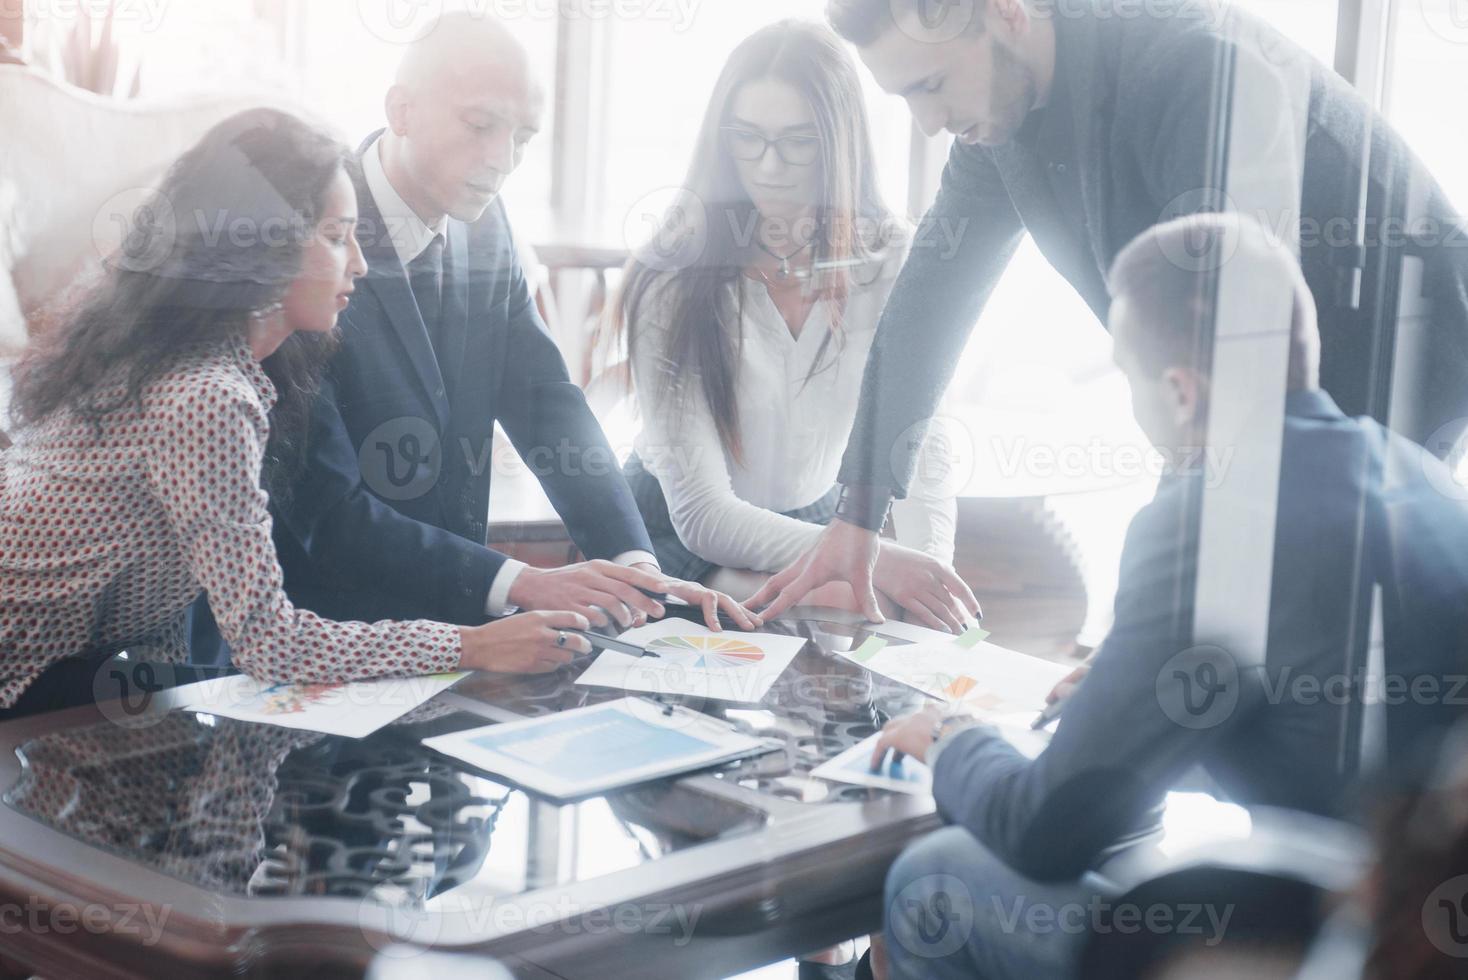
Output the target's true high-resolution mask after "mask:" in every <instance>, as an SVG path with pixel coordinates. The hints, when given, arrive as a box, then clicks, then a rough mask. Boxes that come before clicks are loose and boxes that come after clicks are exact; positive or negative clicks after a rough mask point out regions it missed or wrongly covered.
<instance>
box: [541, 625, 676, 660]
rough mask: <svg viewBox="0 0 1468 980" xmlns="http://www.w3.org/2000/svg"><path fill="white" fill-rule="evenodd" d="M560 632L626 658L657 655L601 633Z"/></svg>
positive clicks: (581, 631) (587, 631) (634, 644)
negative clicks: (572, 635)
mask: <svg viewBox="0 0 1468 980" xmlns="http://www.w3.org/2000/svg"><path fill="white" fill-rule="evenodd" d="M561 632H563V633H572V634H574V635H576V636H584V637H586V639H587V640H589V641H590V642H591V645H592V646H594V647H597V648H599V649H602V650H615V651H616V652H617V653H625V654H627V655H628V656H632V657H657V656H658V654H656V653H653V652H652V651H651V650H649V649H647V648H646V647H641V646H638V645H637V644H636V643H629V642H627V641H626V640H619V639H617V638H616V637H614V636H604V635H602V634H601V633H593V632H591V631H590V630H562V631H561Z"/></svg>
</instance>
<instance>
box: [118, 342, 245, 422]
mask: <svg viewBox="0 0 1468 980" xmlns="http://www.w3.org/2000/svg"><path fill="white" fill-rule="evenodd" d="M273 400H274V392H273V389H271V388H270V387H269V379H268V378H267V377H266V376H265V372H264V369H263V368H261V367H260V365H259V364H258V362H255V361H254V359H253V357H251V356H250V354H249V348H248V344H244V343H242V342H239V341H229V342H226V343H223V344H212V345H203V346H200V347H197V348H193V349H190V350H187V351H185V352H183V353H181V354H180V355H179V356H178V358H177V360H176V361H175V362H174V363H173V364H172V365H171V366H170V367H169V368H168V369H167V370H166V371H164V372H163V373H161V374H160V375H159V376H158V377H157V378H155V379H153V380H152V381H151V382H149V384H148V385H147V387H146V388H145V389H144V391H143V399H142V401H143V407H144V411H145V412H147V413H148V414H150V415H159V416H163V417H167V418H171V419H178V418H179V417H180V416H182V417H183V418H185V419H194V420H197V421H198V422H201V423H207V422H208V421H209V420H210V419H211V418H217V417H218V416H220V415H221V414H227V415H230V416H238V415H244V416H246V417H249V418H251V419H254V420H257V421H259V422H262V423H263V422H264V421H265V420H266V419H267V418H268V416H269V412H270V406H271V404H272V403H273Z"/></svg>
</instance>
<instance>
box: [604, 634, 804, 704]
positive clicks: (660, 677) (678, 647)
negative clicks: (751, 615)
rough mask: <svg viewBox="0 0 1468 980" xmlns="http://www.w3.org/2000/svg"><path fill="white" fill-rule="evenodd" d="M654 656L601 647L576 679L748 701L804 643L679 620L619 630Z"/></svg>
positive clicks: (655, 691) (755, 698)
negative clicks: (588, 665) (720, 629)
mask: <svg viewBox="0 0 1468 980" xmlns="http://www.w3.org/2000/svg"><path fill="white" fill-rule="evenodd" d="M618 639H621V640H626V641H627V642H629V643H636V644H639V645H640V646H642V647H644V648H645V649H646V650H647V651H648V653H649V654H656V656H646V657H634V656H632V655H630V654H626V653H618V652H616V651H615V650H604V651H602V654H601V656H599V657H597V658H596V660H594V661H592V664H591V666H590V667H588V668H586V670H585V672H584V673H582V675H581V676H580V677H578V678H577V679H576V683H577V684H582V685H586V686H588V687H616V688H621V689H623V690H626V691H647V692H650V693H653V694H676V695H680V696H688V697H699V698H712V699H714V700H717V701H736V702H742V703H754V702H758V701H760V700H761V699H763V698H764V696H765V695H766V694H768V693H769V690H770V688H771V687H773V686H774V684H775V681H776V680H777V679H779V677H780V675H781V674H782V673H783V672H784V671H785V668H786V667H788V666H790V661H792V660H794V659H795V655H796V654H797V653H799V652H800V648H801V647H803V646H804V645H805V639H804V638H803V637H799V636H783V635H781V634H778V633H741V632H737V631H735V630H725V631H723V632H722V633H715V632H714V631H713V630H711V629H709V628H708V627H706V626H702V625H699V624H698V623H690V622H688V621H687V620H683V619H672V618H670V619H663V620H659V621H658V622H656V623H649V624H647V625H646V626H641V627H638V628H637V629H632V630H628V631H627V632H625V633H622V634H621V635H620V636H619V637H618Z"/></svg>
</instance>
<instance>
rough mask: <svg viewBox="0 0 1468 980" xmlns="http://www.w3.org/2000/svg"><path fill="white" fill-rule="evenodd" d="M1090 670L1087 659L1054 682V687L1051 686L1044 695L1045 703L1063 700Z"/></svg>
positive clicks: (1073, 690)
mask: <svg viewBox="0 0 1468 980" xmlns="http://www.w3.org/2000/svg"><path fill="white" fill-rule="evenodd" d="M1090 672H1091V661H1089V660H1087V661H1086V662H1085V663H1083V664H1080V665H1079V666H1077V667H1076V669H1075V670H1073V671H1071V672H1070V673H1069V674H1066V675H1065V676H1064V677H1062V678H1061V679H1060V680H1059V681H1057V682H1056V684H1055V687H1053V688H1051V690H1050V693H1049V694H1047V695H1045V703H1046V704H1054V703H1055V702H1057V701H1064V700H1065V699H1066V698H1068V697H1070V696H1071V695H1072V694H1074V693H1075V691H1076V688H1077V687H1078V686H1079V685H1080V683H1081V681H1083V680H1085V679H1086V675H1087V674H1089V673H1090Z"/></svg>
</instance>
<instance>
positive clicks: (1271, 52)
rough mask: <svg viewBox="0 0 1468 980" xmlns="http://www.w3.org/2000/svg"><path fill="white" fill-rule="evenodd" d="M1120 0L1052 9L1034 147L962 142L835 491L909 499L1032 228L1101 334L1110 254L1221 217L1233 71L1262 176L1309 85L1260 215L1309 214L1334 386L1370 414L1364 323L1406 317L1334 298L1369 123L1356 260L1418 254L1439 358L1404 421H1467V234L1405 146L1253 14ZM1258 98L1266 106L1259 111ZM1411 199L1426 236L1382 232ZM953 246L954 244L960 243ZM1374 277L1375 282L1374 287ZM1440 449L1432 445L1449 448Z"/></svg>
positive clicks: (1348, 255) (902, 287) (876, 354)
mask: <svg viewBox="0 0 1468 980" xmlns="http://www.w3.org/2000/svg"><path fill="white" fill-rule="evenodd" d="M1124 6H1125V7H1126V8H1128V9H1127V10H1120V9H1112V8H1111V5H1110V3H1109V2H1108V0H1085V2H1081V3H1072V4H1068V5H1066V10H1065V12H1064V15H1060V14H1057V16H1055V18H1054V24H1055V29H1056V32H1057V52H1056V64H1057V74H1056V79H1055V85H1054V91H1053V92H1052V95H1051V104H1050V106H1048V107H1047V108H1046V109H1044V110H1042V111H1041V113H1040V115H1039V117H1038V118H1036V119H1035V123H1036V124H1038V128H1039V132H1038V133H1037V134H1035V137H1034V139H1033V140H1031V141H1028V143H1026V141H1022V140H1015V141H1011V142H1010V143H1009V144H1007V145H1005V146H1001V147H996V148H986V147H977V146H975V147H971V146H965V145H963V144H961V143H959V144H955V146H954V148H953V151H952V154H951V156H950V157H949V160H948V166H947V168H946V170H945V171H944V174H943V180H942V186H941V189H940V191H939V194H938V197H937V199H936V200H935V202H934V204H933V206H932V208H931V210H930V211H929V212H928V214H927V215H926V216H925V217H924V219H923V222H922V224H921V226H920V228H919V231H918V234H917V236H916V238H915V240H914V246H913V249H912V253H911V255H910V257H909V258H908V261H907V264H906V266H905V267H904V268H903V270H902V273H901V274H900V275H899V277H898V279H897V282H896V283H895V285H894V287H893V291H892V296H891V299H890V300H889V301H888V304H887V308H886V310H885V311H884V313H883V316H882V320H881V322H880V324H879V326H878V332H877V338H876V341H875V343H874V344H873V347H872V352H871V356H870V358H869V359H868V362H867V368H866V374H865V376H864V379H863V382H862V399H861V407H860V409H859V411H858V413H857V418H856V421H855V424H854V426H853V428H852V433H851V437H850V440H849V442H848V445H847V451H846V456H845V458H844V460H843V464H842V469H841V474H840V482H841V483H843V484H846V485H853V484H867V485H874V486H878V487H883V488H888V489H892V490H894V491H896V492H897V493H898V494H899V495H900V494H901V493H902V492H903V490H904V489H905V487H906V484H907V481H908V479H909V478H910V475H911V473H912V469H913V465H914V455H915V452H916V450H915V446H916V443H914V442H913V441H912V440H910V439H905V438H904V435H905V434H906V433H908V432H909V430H910V427H911V426H912V425H913V424H914V423H918V422H921V421H922V420H924V419H927V418H929V417H930V416H931V415H932V414H933V412H934V411H935V410H936V409H937V405H938V402H939V400H940V399H941V398H942V396H943V391H944V389H945V388H946V386H947V383H948V381H949V380H950V379H951V377H952V373H953V369H954V366H955V365H956V364H958V363H959V360H960V357H959V355H960V353H961V352H962V350H963V347H964V345H965V343H966V342H967V339H968V336H969V333H970V331H971V329H972V327H973V325H974V323H975V321H976V320H977V319H978V317H979V314H980V312H981V311H982V310H983V308H984V304H985V302H986V301H987V300H988V297H989V295H990V293H991V292H992V291H993V288H994V286H995V284H996V283H997V282H998V280H999V277H1000V275H1001V274H1002V273H1003V271H1004V268H1005V266H1006V265H1007V264H1008V263H1009V260H1010V257H1011V256H1012V255H1013V254H1014V251H1015V248H1016V247H1017V246H1018V244H1019V242H1020V240H1021V237H1022V235H1023V234H1024V232H1026V231H1029V232H1031V233H1032V234H1033V235H1034V238H1035V242H1036V244H1037V246H1038V247H1039V248H1040V250H1041V252H1042V253H1043V254H1044V255H1045V257H1046V259H1047V260H1049V261H1050V263H1051V264H1052V265H1054V267H1055V268H1056V270H1057V271H1059V272H1060V273H1061V274H1062V275H1063V276H1064V277H1065V278H1066V279H1067V280H1068V281H1069V282H1070V283H1071V285H1072V286H1074V287H1075V289H1076V290H1077V292H1079V293H1080V295H1081V296H1082V298H1084V299H1085V301H1086V303H1087V304H1088V305H1089V306H1090V307H1091V309H1092V310H1093V311H1094V312H1095V314H1096V316H1097V318H1099V319H1100V320H1101V322H1102V323H1103V324H1105V323H1106V322H1107V315H1108V311H1109V309H1110V297H1109V295H1108V293H1107V289H1106V282H1105V275H1106V273H1107V272H1108V271H1109V270H1110V267H1111V263H1112V260H1113V259H1114V258H1115V257H1116V255H1117V253H1118V252H1119V251H1120V250H1121V249H1122V248H1123V247H1124V246H1125V245H1126V244H1127V243H1129V242H1130V241H1131V240H1132V239H1133V238H1135V237H1136V236H1137V235H1138V234H1140V233H1141V232H1143V231H1145V230H1146V229H1148V228H1149V227H1151V226H1153V225H1155V224H1157V223H1159V222H1161V221H1164V220H1167V219H1170V218H1174V217H1178V216H1179V215H1181V214H1185V213H1189V212H1196V211H1204V210H1219V209H1220V206H1221V205H1222V203H1224V202H1225V198H1224V197H1223V194H1225V193H1226V192H1227V191H1228V188H1229V187H1230V186H1232V185H1229V184H1228V183H1227V178H1228V175H1224V174H1221V173H1220V170H1221V167H1220V165H1219V158H1220V155H1221V149H1220V132H1221V130H1220V127H1219V124H1218V122H1217V118H1218V116H1219V114H1220V113H1221V112H1224V111H1226V109H1227V106H1221V105H1220V104H1219V102H1220V99H1224V100H1227V99H1228V98H1229V97H1230V96H1229V93H1231V92H1232V91H1233V85H1232V84H1231V80H1232V79H1242V78H1247V79H1249V84H1248V86H1247V90H1248V91H1249V93H1250V96H1249V98H1248V104H1249V106H1250V107H1251V108H1249V109H1248V110H1240V111H1237V112H1236V113H1235V114H1234V115H1233V118H1232V126H1233V128H1234V130H1235V131H1237V130H1239V129H1240V128H1242V127H1249V128H1251V129H1252V130H1254V131H1255V135H1256V136H1259V138H1258V139H1256V140H1253V141H1251V142H1253V143H1256V144H1257V143H1260V142H1268V145H1271V146H1273V147H1276V148H1277V149H1278V151H1279V152H1278V156H1279V159H1278V160H1269V161H1250V162H1251V164H1257V163H1267V164H1270V165H1277V166H1287V167H1289V168H1290V169H1292V170H1293V169H1297V167H1298V164H1296V163H1294V162H1292V161H1295V160H1298V159H1300V158H1301V153H1300V147H1299V146H1298V142H1299V138H1300V137H1299V134H1298V133H1296V132H1295V129H1296V128H1297V127H1296V125H1295V124H1294V123H1293V122H1292V121H1291V120H1292V116H1291V114H1290V112H1289V111H1287V110H1288V107H1289V106H1290V105H1292V104H1295V105H1298V103H1299V101H1300V99H1299V98H1295V97H1294V94H1295V93H1297V92H1299V91H1308V93H1309V104H1308V106H1302V107H1300V108H1301V110H1302V112H1301V114H1302V116H1304V117H1305V118H1306V119H1307V125H1306V132H1305V137H1304V139H1305V145H1304V153H1303V160H1304V164H1303V166H1304V173H1303V201H1302V202H1301V213H1300V214H1298V215H1289V214H1286V215H1269V216H1266V222H1267V223H1268V224H1269V225H1270V226H1271V227H1272V228H1276V229H1277V228H1278V227H1279V226H1280V224H1281V223H1285V224H1284V226H1285V227H1286V228H1287V227H1288V224H1287V223H1288V222H1289V221H1290V220H1291V219H1292V218H1298V220H1299V224H1300V229H1301V238H1302V245H1303V247H1302V264H1303V266H1304V270H1305V276H1306V279H1307V280H1308V282H1309V284H1310V288H1311V292H1312V293H1313V294H1314V297H1315V300H1316V305H1317V307H1318V309H1319V312H1320V324H1321V333H1322V351H1321V379H1322V384H1323V386H1324V387H1325V388H1326V390H1328V391H1330V392H1331V393H1332V395H1333V396H1334V397H1335V398H1336V400H1337V401H1338V402H1339V404H1340V405H1341V406H1342V408H1343V409H1345V410H1346V411H1347V412H1348V413H1350V414H1353V415H1354V414H1364V413H1367V412H1369V411H1371V410H1372V409H1371V406H1370V404H1369V401H1368V396H1369V393H1370V392H1371V391H1372V390H1373V385H1374V384H1376V383H1377V382H1376V381H1375V378H1376V377H1377V376H1378V375H1379V372H1380V370H1381V366H1382V362H1381V361H1380V358H1379V354H1378V352H1377V350H1376V348H1375V344H1376V342H1377V336H1376V334H1375V332H1374V331H1373V330H1372V311H1373V310H1374V308H1375V304H1376V302H1377V300H1378V299H1380V300H1381V301H1382V302H1383V303H1384V304H1385V308H1386V309H1387V310H1388V311H1390V310H1392V309H1394V308H1395V307H1394V300H1395V296H1394V295H1390V294H1387V295H1378V294H1376V293H1375V292H1373V291H1371V290H1370V289H1368V291H1367V293H1366V294H1365V295H1364V296H1363V297H1362V302H1361V305H1360V309H1359V310H1352V309H1348V308H1347V306H1348V304H1346V303H1345V293H1343V291H1342V288H1341V286H1342V283H1343V281H1344V276H1343V273H1342V270H1343V267H1344V266H1345V265H1346V264H1347V263H1348V262H1350V261H1352V260H1353V259H1354V258H1355V255H1354V249H1353V247H1352V243H1353V241H1354V239H1353V237H1352V234H1353V229H1354V228H1355V223H1356V215H1357V203H1358V199H1359V196H1360V175H1361V156H1362V141H1363V138H1364V136H1363V134H1364V133H1366V132H1367V131H1368V130H1369V132H1370V133H1371V167H1370V178H1371V179H1370V195H1369V201H1368V205H1369V206H1368V214H1367V219H1366V220H1367V230H1368V242H1369V243H1371V245H1370V247H1369V248H1368V250H1367V253H1366V254H1365V256H1364V257H1363V259H1364V267H1365V268H1366V269H1367V270H1374V269H1377V268H1379V267H1380V268H1385V267H1388V266H1389V265H1390V263H1391V262H1393V261H1396V260H1399V259H1401V258H1402V257H1403V256H1404V255H1407V254H1413V255H1417V256H1420V257H1421V258H1423V260H1424V261H1425V267H1424V269H1423V276H1422V293H1423V295H1422V297H1421V298H1422V299H1423V300H1425V301H1426V302H1427V303H1430V304H1431V312H1430V314H1429V315H1428V317H1427V322H1426V323H1425V324H1423V325H1422V329H1423V331H1424V334H1423V336H1424V337H1425V342H1426V345H1427V349H1428V351H1429V352H1430V359H1429V360H1427V361H1426V363H1425V364H1424V365H1423V371H1424V373H1423V375H1422V377H1421V382H1422V383H1421V384H1420V386H1419V387H1420V390H1417V391H1414V392H1412V393H1411V394H1412V395H1413V396H1414V397H1415V398H1416V399H1418V402H1419V403H1418V405H1416V406H1414V407H1415V408H1416V413H1415V419H1414V421H1413V423H1412V424H1409V425H1406V426H1403V425H1400V424H1398V425H1397V428H1398V429H1399V431H1402V432H1403V433H1404V434H1405V435H1407V436H1408V437H1409V438H1412V439H1414V440H1415V441H1418V442H1423V441H1425V440H1426V439H1427V437H1428V436H1429V435H1430V434H1432V433H1433V432H1434V431H1435V430H1436V429H1437V427H1438V426H1440V425H1442V424H1444V423H1447V422H1449V421H1450V420H1455V419H1459V418H1460V417H1462V416H1465V415H1468V231H1465V230H1464V229H1463V227H1462V225H1463V221H1462V218H1461V216H1459V215H1458V214H1457V213H1456V212H1455V211H1454V210H1453V208H1452V207H1451V206H1450V204H1449V203H1448V201H1447V199H1446V197H1445V196H1444V195H1443V193H1442V191H1441V189H1440V188H1439V187H1438V186H1437V185H1436V183H1435V182H1434V181H1433V180H1432V178H1431V176H1430V175H1429V174H1428V173H1427V172H1426V170H1425V169H1424V168H1423V166H1422V165H1421V163H1420V162H1419V161H1418V160H1417V159H1416V158H1415V157H1414V156H1413V155H1412V153H1411V151H1410V150H1409V149H1408V148H1407V146H1406V144H1405V143H1404V142H1403V141H1402V139H1401V138H1400V137H1399V136H1398V135H1397V134H1396V133H1395V132H1394V131H1393V130H1392V128H1391V127H1390V126H1389V125H1388V124H1387V123H1386V121H1385V120H1384V119H1382V118H1381V117H1380V116H1379V115H1378V114H1376V113H1375V112H1373V111H1372V110H1371V109H1370V107H1369V106H1368V105H1367V104H1366V103H1365V102H1364V101H1362V99H1361V98H1360V97H1359V96H1358V95H1357V94H1356V92H1355V90H1354V89H1352V88H1351V87H1350V86H1349V85H1347V84H1346V82H1345V81H1344V80H1343V79H1342V78H1340V76H1338V75H1336V74H1335V73H1334V72H1332V71H1331V70H1330V69H1329V68H1327V67H1326V66H1324V65H1322V64H1320V63H1319V62H1318V61H1315V60H1314V59H1313V58H1311V57H1310V55H1308V54H1307V53H1306V52H1304V51H1303V50H1302V49H1300V48H1299V47H1298V46H1297V45H1295V44H1293V43H1292V42H1291V41H1289V40H1287V39H1286V38H1284V37H1283V36H1282V35H1280V34H1279V33H1278V32H1276V31H1274V30H1273V29H1271V28H1269V27H1268V26H1267V25H1264V24H1263V23H1261V22H1259V21H1257V20H1254V19H1252V18H1250V17H1249V16H1248V15H1245V14H1241V13H1237V12H1235V13H1234V14H1233V15H1232V17H1233V18H1234V20H1233V22H1232V24H1233V30H1232V31H1231V32H1230V33H1227V34H1225V33H1224V32H1222V31H1220V30H1219V29H1218V27H1216V26H1215V25H1213V24H1210V23H1209V22H1208V21H1207V20H1205V19H1204V18H1202V17H1201V16H1199V11H1201V10H1202V9H1203V8H1204V5H1203V4H1201V3H1198V2H1196V0H1158V2H1156V3H1149V4H1147V5H1146V6H1147V10H1148V11H1149V12H1152V11H1165V10H1168V9H1173V8H1175V14H1174V16H1152V15H1150V13H1149V15H1148V16H1139V15H1138V11H1137V9H1136V8H1137V5H1136V4H1126V5H1124ZM1241 39H1242V40H1241ZM1294 82H1298V83H1299V84H1293V83H1294ZM1261 105H1264V106H1268V107H1270V108H1269V111H1268V113H1267V115H1266V116H1264V117H1263V118H1261V113H1260V112H1259V111H1258V107H1259V106H1261ZM1261 133H1262V134H1264V135H1260V134H1261ZM1264 136H1267V137H1268V140H1267V141H1266V140H1265V138H1264ZM1251 176H1253V177H1257V174H1255V175H1251ZM1233 177H1234V178H1235V179H1238V178H1241V177H1243V175H1239V174H1235V175H1233ZM1293 179H1294V180H1295V182H1296V184H1299V183H1300V180H1301V178H1298V177H1296V178H1293ZM1409 194H1410V195H1411V196H1412V197H1413V199H1414V201H1415V202H1416V203H1417V204H1419V205H1420V209H1421V211H1420V216H1421V218H1422V219H1423V220H1422V222H1421V223H1420V224H1419V225H1415V226H1409V230H1411V231H1414V232H1421V233H1422V234H1421V235H1420V236H1415V237H1414V238H1413V240H1412V241H1402V240H1401V239H1403V238H1404V237H1405V236H1403V235H1402V234H1401V229H1400V228H1397V229H1396V232H1395V238H1394V237H1393V233H1392V231H1391V228H1392V226H1391V225H1390V223H1389V222H1387V223H1386V228H1387V229H1388V230H1387V233H1386V234H1383V233H1382V227H1383V219H1384V218H1386V217H1389V216H1391V215H1397V214H1400V213H1401V211H1402V210H1403V209H1404V207H1405V199H1406V198H1407V197H1408V195H1409ZM1246 210H1248V209H1247V208H1246ZM1455 229H1456V230H1455ZM954 236H957V237H958V238H959V243H958V245H957V248H956V250H953V251H950V249H949V247H948V244H947V243H948V241H949V240H950V239H951V238H952V237H954ZM1388 252H1390V254H1387V253H1388ZM1372 278H1373V277H1372V276H1371V275H1370V274H1369V272H1368V275H1367V283H1368V286H1369V285H1370V283H1371V281H1372ZM1414 326H1415V325H1414ZM1373 371H1375V372H1377V374H1373ZM1440 441H1441V440H1437V441H1434V443H1433V444H1432V445H1431V446H1430V447H1429V448H1432V449H1434V451H1438V450H1439V448H1441V449H1442V450H1444V451H1445V450H1446V448H1447V447H1446V446H1442V447H1439V445H1438V442H1440Z"/></svg>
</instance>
